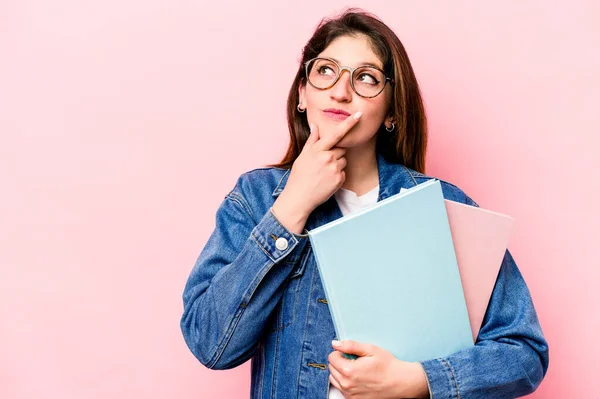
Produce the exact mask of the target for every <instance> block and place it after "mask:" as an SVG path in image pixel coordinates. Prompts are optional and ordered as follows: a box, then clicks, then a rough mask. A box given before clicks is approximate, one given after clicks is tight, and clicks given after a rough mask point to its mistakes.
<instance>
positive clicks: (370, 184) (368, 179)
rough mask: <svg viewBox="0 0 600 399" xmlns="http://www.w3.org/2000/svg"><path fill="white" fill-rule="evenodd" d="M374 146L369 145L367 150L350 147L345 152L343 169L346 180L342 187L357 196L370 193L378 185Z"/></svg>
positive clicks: (372, 144)
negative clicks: (344, 166)
mask: <svg viewBox="0 0 600 399" xmlns="http://www.w3.org/2000/svg"><path fill="white" fill-rule="evenodd" d="M374 144H375V143H369V144H368V145H367V146H368V148H363V147H352V148H348V149H347V150H346V154H345V158H346V161H347V163H346V168H345V169H344V171H345V172H346V180H345V181H344V184H343V185H342V187H343V188H345V189H346V190H350V191H354V192H355V193H356V195H358V196H361V195H363V194H365V193H367V192H369V191H371V190H372V189H373V188H375V186H377V185H378V184H379V171H378V168H377V154H376V152H375V146H374ZM365 147H366V146H365Z"/></svg>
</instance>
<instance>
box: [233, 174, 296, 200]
mask: <svg viewBox="0 0 600 399" xmlns="http://www.w3.org/2000/svg"><path fill="white" fill-rule="evenodd" d="M288 172H289V169H282V168H273V167H264V168H255V169H251V170H249V171H247V172H244V173H242V174H241V175H240V176H239V177H238V179H237V182H236V183H235V186H234V187H233V189H232V190H231V192H230V194H231V193H233V194H238V195H246V194H251V193H259V192H267V193H268V194H269V195H271V194H273V192H274V191H275V190H276V189H277V187H278V186H279V185H280V184H281V182H282V180H283V179H284V177H286V176H287V174H288Z"/></svg>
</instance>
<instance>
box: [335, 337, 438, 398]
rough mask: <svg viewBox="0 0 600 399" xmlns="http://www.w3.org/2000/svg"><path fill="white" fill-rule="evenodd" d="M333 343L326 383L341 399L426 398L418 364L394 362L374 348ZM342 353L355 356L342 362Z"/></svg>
mask: <svg viewBox="0 0 600 399" xmlns="http://www.w3.org/2000/svg"><path fill="white" fill-rule="evenodd" d="M336 342H338V341H333V342H332V345H333V347H334V349H336V350H335V351H334V352H332V353H331V354H330V355H329V371H330V373H331V374H330V376H329V381H330V382H331V384H332V385H333V386H335V387H336V388H337V389H339V390H340V391H341V392H342V394H343V395H344V398H345V399H357V398H361V399H367V398H377V399H382V398H429V388H428V387H427V377H426V376H425V371H423V368H422V367H421V365H420V364H419V363H412V362H404V361H401V360H398V359H396V358H395V357H394V355H392V354H391V353H390V352H388V351H386V350H384V349H382V348H380V347H377V346H375V345H369V344H362V343H359V342H356V341H350V340H346V341H340V342H339V344H337V345H336V344H335V343H336ZM342 353H346V354H354V355H357V356H359V357H358V359H356V360H350V359H346V358H345V357H343V356H342Z"/></svg>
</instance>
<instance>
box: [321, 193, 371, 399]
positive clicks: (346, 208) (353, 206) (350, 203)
mask: <svg viewBox="0 0 600 399" xmlns="http://www.w3.org/2000/svg"><path fill="white" fill-rule="evenodd" d="M378 196H379V186H377V187H375V188H374V189H372V190H371V191H369V192H368V193H365V194H363V195H361V196H360V197H359V196H357V195H356V193H355V192H354V191H350V190H346V189H345V188H340V189H339V190H338V191H336V193H335V194H334V197H335V199H336V201H337V203H338V205H339V207H340V210H341V211H342V215H344V216H346V215H349V214H351V213H352V212H356V211H358V210H360V209H362V208H365V207H367V206H369V205H373V204H374V203H376V202H377V197H378ZM329 399H344V396H343V395H342V392H340V390H339V389H337V388H336V387H334V386H333V385H331V386H330V387H329Z"/></svg>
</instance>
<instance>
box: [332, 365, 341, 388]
mask: <svg viewBox="0 0 600 399" xmlns="http://www.w3.org/2000/svg"><path fill="white" fill-rule="evenodd" d="M343 378H344V377H342V374H340V372H339V371H338V370H337V369H336V368H335V367H333V366H331V365H329V381H330V382H331V384H332V385H333V386H334V387H336V388H337V389H339V390H340V391H342V390H343V389H342V381H343Z"/></svg>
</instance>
